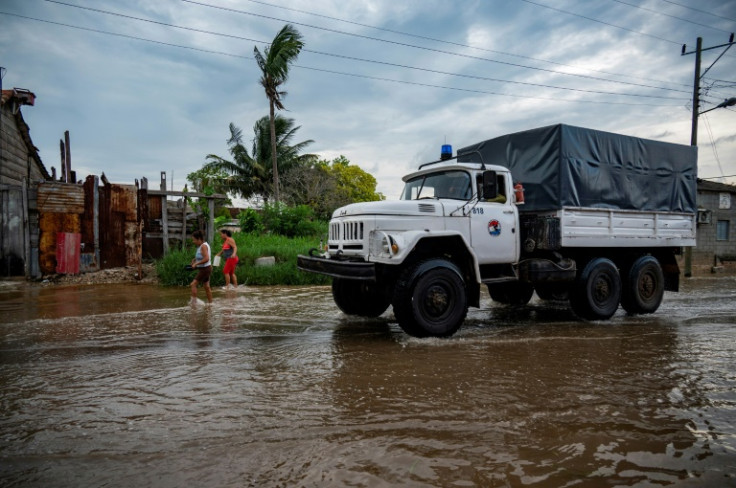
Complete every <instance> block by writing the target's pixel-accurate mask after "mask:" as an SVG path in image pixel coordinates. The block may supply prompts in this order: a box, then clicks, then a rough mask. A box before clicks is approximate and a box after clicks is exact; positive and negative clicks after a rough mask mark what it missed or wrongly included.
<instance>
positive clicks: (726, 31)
mask: <svg viewBox="0 0 736 488" xmlns="http://www.w3.org/2000/svg"><path fill="white" fill-rule="evenodd" d="M613 1H614V2H617V3H620V4H622V5H628V6H629V7H634V8H638V9H640V10H645V11H647V12H652V13H654V14H657V15H664V16H665V17H669V18H671V19H676V20H680V21H682V22H689V23H690V24H694V25H699V26H700V27H706V28H708V29H714V30H717V31H721V32H725V33H726V34H730V33H731V31H728V30H723V29H719V28H718V27H713V26H711V25H707V24H700V23H698V22H695V21H692V20H688V19H683V18H682V17H677V16H675V15H670V14H666V13H664V12H659V11H657V10H654V9H651V8H646V7H642V6H641V5H634V4H633V3H629V2H624V1H623V0H613Z"/></svg>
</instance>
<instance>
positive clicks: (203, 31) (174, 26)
mask: <svg viewBox="0 0 736 488" xmlns="http://www.w3.org/2000/svg"><path fill="white" fill-rule="evenodd" d="M45 1H46V2H49V3H55V4H58V5H63V6H67V7H74V8H79V9H82V10H88V11H92V12H97V13H101V14H106V15H112V16H116V17H122V18H126V19H131V20H136V21H140V22H148V23H152V24H156V25H161V26H165V27H172V28H175V29H182V30H187V31H192V32H198V33H202V34H209V35H214V36H220V37H226V38H230V39H238V40H245V41H250V42H260V43H264V44H268V42H266V41H259V40H256V39H251V38H248V37H243V36H236V35H233V34H225V33H222V32H217V31H210V30H204V29H198V28H194V27H187V26H181V25H176V24H170V23H167V22H161V21H157V20H151V19H146V18H142V17H135V16H132V15H126V14H122V13H119V12H111V11H109V10H101V9H97V8H92V7H84V6H80V5H74V4H70V3H67V2H62V1H60V0H45ZM184 1H188V0H184ZM190 3H191V2H190ZM194 3H196V2H194ZM215 8H218V7H215ZM302 51H303V52H311V53H314V54H319V55H322V56H332V57H337V58H342V59H350V60H353V61H360V62H366V63H373V64H382V65H387V66H394V67H400V68H407V69H412V70H419V71H425V72H432V73H436V74H443V75H449V76H457V77H464V78H473V79H478V80H485V81H496V82H505V83H514V84H521V85H529V86H538V87H543V88H552V89H557V90H569V91H580V92H585V93H600V94H605V95H625V96H633V97H646V98H662V99H665V100H667V99H669V100H675V98H674V97H664V96H656V95H651V96H650V95H641V94H620V93H613V92H606V91H599V90H584V89H578V88H569V87H560V86H555V85H545V84H535V83H528V82H521V81H512V80H503V79H497V78H485V77H480V76H474V75H463V74H460V73H449V72H445V71H438V70H432V69H427V68H419V67H414V66H408V65H402V64H397V63H389V62H383V61H377V60H370V59H365V58H358V57H353V56H346V55H340V54H334V53H328V52H324V51H314V50H310V49H302ZM453 54H454V53H453ZM545 71H548V70H545ZM552 72H553V73H557V74H567V73H560V72H557V71H552ZM604 81H610V82H614V83H623V84H626V85H633V86H637V87H643V88H652V89H657V90H667V91H673V92H679V93H689V91H685V90H676V89H673V88H665V87H655V86H651V85H642V84H638V83H628V82H620V81H617V80H604Z"/></svg>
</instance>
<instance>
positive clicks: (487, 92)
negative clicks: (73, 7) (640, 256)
mask: <svg viewBox="0 0 736 488" xmlns="http://www.w3.org/2000/svg"><path fill="white" fill-rule="evenodd" d="M0 15H9V16H13V17H18V18H22V19H26V20H32V21H36V22H43V23H46V24H52V25H57V26H62V27H68V28H72V29H77V30H82V31H87V32H94V33H98V34H105V35H111V36H115V37H120V38H125V39H132V40H137V41H144V42H150V43H154V44H159V45H164V46H168V47H178V48H183V49H189V50H192V51H198V52H202V53H207V54H219V55H223V56H229V57H233V58H239V59H255V58H253V57H251V56H244V55H240V54H232V53H227V52H222V51H214V50H209V49H202V48H196V47H192V46H183V45H180V44H174V43H170V42H163V41H157V40H154V39H147V38H144V37H138V36H131V35H128V34H121V33H116V32H110V31H104V30H101V29H93V28H89V27H81V26H76V25H72V24H66V23H63V22H56V21H51V20H45V19H38V18H35V17H29V16H26V15H20V14H15V13H10V12H4V11H0ZM292 66H294V67H295V68H301V69H306V70H312V71H319V72H323V73H331V74H339V75H343V76H351V77H357V78H364V79H371V80H377V81H388V82H392V83H401V84H406V85H414V86H423V87H430V88H442V89H446V90H454V91H462V92H469V93H482V94H486V95H496V96H504V97H512V98H523V99H535V100H549V101H558V102H581V103H596V104H608V105H633V106H650V107H675V106H677V105H662V104H649V103H627V102H615V101H598V100H570V99H565V98H554V97H537V96H528V95H515V94H509V93H499V92H492V91H486V90H474V89H466V88H457V87H449V86H443V85H432V84H428V83H418V82H412V81H405V80H395V79H390V78H381V77H376V76H368V75H360V74H356V73H346V72H341V71H334V70H328V69H322V68H315V67H310V66H302V65H298V64H294V65H292ZM613 95H619V94H613Z"/></svg>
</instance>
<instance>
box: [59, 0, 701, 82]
mask: <svg viewBox="0 0 736 488" xmlns="http://www.w3.org/2000/svg"><path fill="white" fill-rule="evenodd" d="M46 1H51V0H46ZM181 1H182V2H185V3H191V4H193V5H200V6H202V7H209V8H213V9H217V10H223V11H226V12H233V13H239V14H243V15H251V16H253V17H260V18H264V19H269V20H276V21H279V22H287V23H290V24H294V25H299V26H302V27H308V28H310V29H318V30H323V31H327V32H333V33H336V34H342V35H346V36H352V37H357V38H360V39H367V40H371V41H376V42H383V43H387V44H393V45H396V46H404V47H410V48H414V49H421V50H423V51H431V52H436V53H440V54H447V55H450V56H458V57H462V58H468V59H473V60H477V61H486V62H490V63H497V64H503V65H506V66H513V67H515V68H525V69H533V70H537V71H543V72H547V73H554V74H556V75H562V76H574V77H578V78H585V79H589V80H596V81H605V82H608V83H619V84H623V85H630V86H638V87H641V88H654V89H656V90H669V91H674V92H679V93H690V92H689V91H686V90H677V89H674V88H664V87H658V86H651V85H644V84H640V83H631V82H627V81H620V80H611V79H606V78H599V77H596V76H590V75H583V74H577V73H565V72H562V71H555V70H551V69H546V68H539V67H535V66H527V65H524V64H518V63H510V62H507V61H499V60H497V59H489V58H482V57H479V56H471V55H469V54H461V53H453V52H451V51H444V50H442V49H434V48H430V47H425V46H417V45H415V44H408V43H404V42H398V41H391V40H387V39H380V38H377V37H371V36H365V35H362V34H355V33H352V32H345V31H341V30H337V29H330V28H327V27H320V26H316V25H311V24H305V23H303V22H294V21H290V20H286V19H280V18H278V17H271V16H269V15H263V14H256V13H253V12H247V11H245V10H237V9H234V8H229V7H222V6H219V5H212V4H208V3H203V2H198V1H194V0H181ZM523 1H528V0H523ZM676 44H677V45H678V46H679V45H680V43H676Z"/></svg>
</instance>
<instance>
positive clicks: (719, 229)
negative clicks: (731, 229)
mask: <svg viewBox="0 0 736 488" xmlns="http://www.w3.org/2000/svg"><path fill="white" fill-rule="evenodd" d="M729 223H730V222H729V221H728V220H719V221H718V223H717V224H716V240H717V241H727V240H728V224H729Z"/></svg>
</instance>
